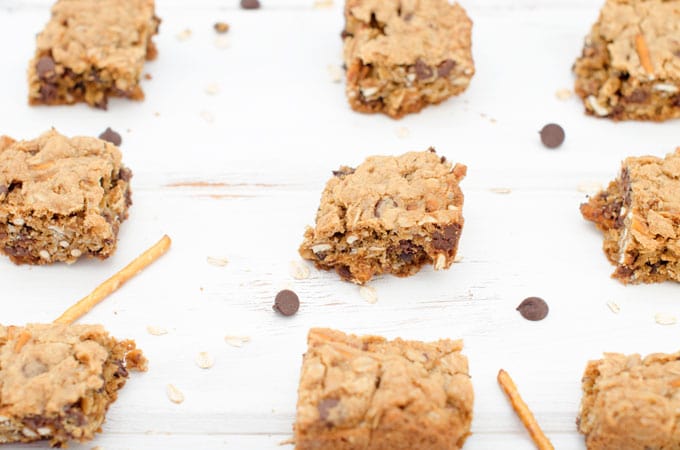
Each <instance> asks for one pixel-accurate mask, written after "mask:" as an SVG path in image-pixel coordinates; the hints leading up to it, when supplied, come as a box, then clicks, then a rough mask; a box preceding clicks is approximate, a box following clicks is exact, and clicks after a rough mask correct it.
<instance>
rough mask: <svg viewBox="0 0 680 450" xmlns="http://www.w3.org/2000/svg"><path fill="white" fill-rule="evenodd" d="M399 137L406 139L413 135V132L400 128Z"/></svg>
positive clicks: (398, 129)
mask: <svg viewBox="0 0 680 450" xmlns="http://www.w3.org/2000/svg"><path fill="white" fill-rule="evenodd" d="M396 133H397V137H398V138H401V139H406V138H407V137H409V135H410V134H411V130H409V129H408V128H406V127H399V128H397V130H396Z"/></svg>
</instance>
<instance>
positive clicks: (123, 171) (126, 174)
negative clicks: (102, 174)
mask: <svg viewBox="0 0 680 450" xmlns="http://www.w3.org/2000/svg"><path fill="white" fill-rule="evenodd" d="M131 178H132V171H131V170H130V169H128V168H127V167H121V168H120V171H118V179H120V180H123V181H130V179H131Z"/></svg>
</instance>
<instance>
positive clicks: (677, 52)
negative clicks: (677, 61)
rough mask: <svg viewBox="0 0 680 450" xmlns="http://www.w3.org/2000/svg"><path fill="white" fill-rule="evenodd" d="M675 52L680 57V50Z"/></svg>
mask: <svg viewBox="0 0 680 450" xmlns="http://www.w3.org/2000/svg"><path fill="white" fill-rule="evenodd" d="M673 54H674V55H675V56H677V57H678V58H680V50H676V51H674V52H673Z"/></svg>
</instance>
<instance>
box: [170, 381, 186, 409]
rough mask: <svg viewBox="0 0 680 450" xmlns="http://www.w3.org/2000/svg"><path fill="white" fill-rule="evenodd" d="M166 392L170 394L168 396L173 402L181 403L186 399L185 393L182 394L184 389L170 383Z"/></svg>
mask: <svg viewBox="0 0 680 450" xmlns="http://www.w3.org/2000/svg"><path fill="white" fill-rule="evenodd" d="M166 393H167V394H168V398H169V399H170V401H171V402H172V403H177V404H180V403H182V402H183V401H184V394H182V391H180V390H179V389H177V387H175V386H174V385H172V384H168V386H167V388H166Z"/></svg>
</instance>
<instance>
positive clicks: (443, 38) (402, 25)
mask: <svg viewBox="0 0 680 450" xmlns="http://www.w3.org/2000/svg"><path fill="white" fill-rule="evenodd" d="M471 30H472V21H471V20H470V18H469V17H468V16H467V14H466V13H465V10H464V9H463V8H462V7H461V6H460V5H459V4H454V5H451V4H450V3H449V2H448V0H416V1H409V2H404V1H401V0H346V3H345V29H344V31H343V33H342V36H343V40H344V60H345V65H346V67H347V89H346V90H347V97H348V99H349V103H350V105H351V106H352V108H353V109H354V110H356V111H360V112H369V113H375V112H382V113H385V114H388V115H389V116H392V117H394V118H398V117H401V116H403V115H405V114H408V113H413V112H418V111H420V110H421V109H423V107H425V106H426V105H428V104H436V103H439V102H441V101H443V100H445V99H447V98H449V97H451V96H452V95H457V94H460V93H461V92H463V91H464V90H465V89H467V87H468V84H470V79H471V78H472V75H473V74H474V72H475V66H474V63H473V61H472V52H471Z"/></svg>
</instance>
